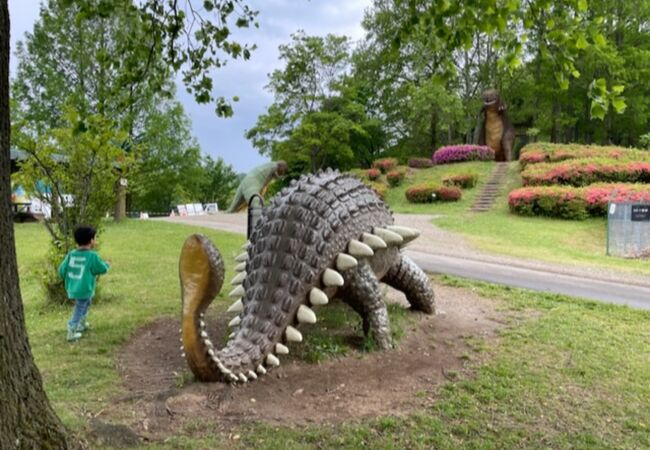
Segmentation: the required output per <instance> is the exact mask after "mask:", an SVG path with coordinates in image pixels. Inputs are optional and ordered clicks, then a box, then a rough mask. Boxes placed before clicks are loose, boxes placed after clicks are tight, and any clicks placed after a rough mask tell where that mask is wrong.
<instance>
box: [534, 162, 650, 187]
mask: <svg viewBox="0 0 650 450" xmlns="http://www.w3.org/2000/svg"><path fill="white" fill-rule="evenodd" d="M521 179H522V181H523V184H524V186H548V185H553V184H566V185H571V186H587V185H590V184H593V183H602V182H607V183H616V182H620V183H650V161H617V160H611V159H586V160H574V161H565V162H563V163H557V164H550V163H539V164H534V165H530V166H528V167H526V169H525V170H524V171H522V172H521Z"/></svg>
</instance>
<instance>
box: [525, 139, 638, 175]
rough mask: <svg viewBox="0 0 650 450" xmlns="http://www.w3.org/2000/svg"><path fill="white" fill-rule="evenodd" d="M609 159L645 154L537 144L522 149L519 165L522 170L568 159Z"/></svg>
mask: <svg viewBox="0 0 650 450" xmlns="http://www.w3.org/2000/svg"><path fill="white" fill-rule="evenodd" d="M585 158H609V159H629V158H643V153H642V152H640V151H638V150H634V149H628V148H623V147H610V146H601V145H581V144H551V143H548V142H536V143H533V144H528V145H526V146H524V147H523V148H522V149H521V152H520V156H519V164H521V167H522V169H523V168H525V167H526V166H527V165H528V164H539V163H549V162H551V163H552V162H560V161H566V160H567V159H585Z"/></svg>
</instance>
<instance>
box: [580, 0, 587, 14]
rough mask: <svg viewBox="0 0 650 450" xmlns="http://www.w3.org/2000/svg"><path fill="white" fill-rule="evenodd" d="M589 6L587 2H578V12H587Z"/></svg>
mask: <svg viewBox="0 0 650 450" xmlns="http://www.w3.org/2000/svg"><path fill="white" fill-rule="evenodd" d="M588 6H589V5H588V4H587V0H578V11H581V12H585V11H586V10H587V7H588Z"/></svg>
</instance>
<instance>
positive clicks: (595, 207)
mask: <svg viewBox="0 0 650 450" xmlns="http://www.w3.org/2000/svg"><path fill="white" fill-rule="evenodd" d="M609 201H614V202H650V186H647V185H643V184H620V183H619V184H604V183H603V184H594V185H591V186H587V187H584V188H576V187H571V186H537V187H526V188H521V189H517V190H514V191H512V192H511V193H510V194H509V195H508V205H509V206H510V211H511V212H513V213H515V214H519V215H523V216H549V217H561V218H563V219H575V220H583V219H586V218H587V217H589V216H604V215H606V214H607V204H608V202H609Z"/></svg>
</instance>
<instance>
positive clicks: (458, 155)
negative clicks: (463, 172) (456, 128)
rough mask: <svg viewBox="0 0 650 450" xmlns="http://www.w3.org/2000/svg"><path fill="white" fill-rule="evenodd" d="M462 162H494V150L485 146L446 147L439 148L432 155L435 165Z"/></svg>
mask: <svg viewBox="0 0 650 450" xmlns="http://www.w3.org/2000/svg"><path fill="white" fill-rule="evenodd" d="M463 161H494V150H492V149H491V148H490V147H488V146H485V145H473V144H465V145H448V146H446V147H440V148H439V149H438V150H436V151H435V153H434V154H433V162H434V163H435V164H449V163H455V162H463Z"/></svg>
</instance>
